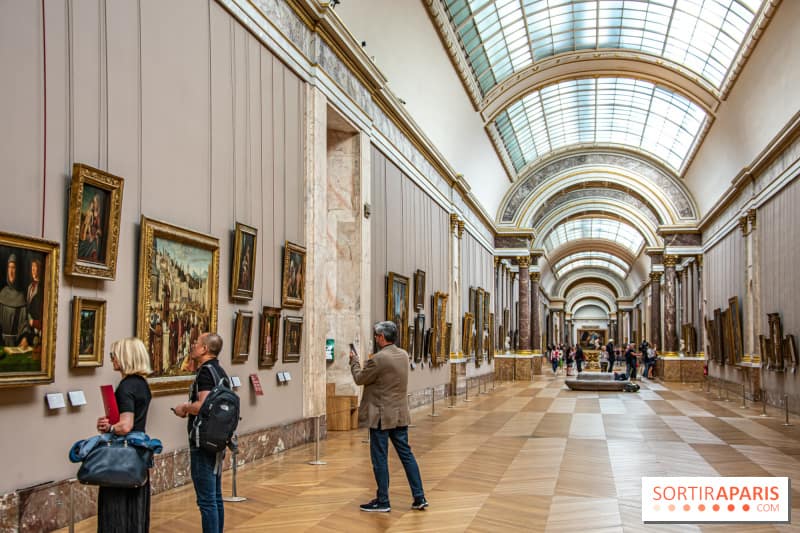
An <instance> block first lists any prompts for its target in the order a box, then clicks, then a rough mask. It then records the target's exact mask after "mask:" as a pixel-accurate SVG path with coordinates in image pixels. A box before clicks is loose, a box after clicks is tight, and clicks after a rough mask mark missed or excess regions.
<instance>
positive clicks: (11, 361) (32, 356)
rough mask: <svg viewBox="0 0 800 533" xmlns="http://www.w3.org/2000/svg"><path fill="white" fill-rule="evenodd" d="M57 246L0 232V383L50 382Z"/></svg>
mask: <svg viewBox="0 0 800 533" xmlns="http://www.w3.org/2000/svg"><path fill="white" fill-rule="evenodd" d="M58 250H59V247H58V243H56V242H50V241H44V240H41V239H36V238H32V237H23V236H21V235H14V234H11V233H5V232H0V266H1V267H2V268H3V275H2V276H0V388H6V387H24V386H27V385H38V384H42V383H52V382H53V379H54V375H53V369H54V361H55V355H56V318H57V317H56V315H57V312H58V307H57V305H58V261H59V259H58Z"/></svg>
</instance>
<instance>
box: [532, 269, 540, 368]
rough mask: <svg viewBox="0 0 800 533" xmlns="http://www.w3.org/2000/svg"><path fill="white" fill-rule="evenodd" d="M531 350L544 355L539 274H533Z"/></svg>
mask: <svg viewBox="0 0 800 533" xmlns="http://www.w3.org/2000/svg"><path fill="white" fill-rule="evenodd" d="M530 278H531V349H532V350H533V353H542V331H541V328H540V326H539V279H540V274H539V273H538V272H531V273H530Z"/></svg>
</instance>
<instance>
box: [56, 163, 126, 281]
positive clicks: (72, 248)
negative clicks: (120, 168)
mask: <svg viewBox="0 0 800 533" xmlns="http://www.w3.org/2000/svg"><path fill="white" fill-rule="evenodd" d="M123 184H124V180H123V179H122V178H120V177H118V176H114V175H111V174H109V173H107V172H104V171H102V170H98V169H96V168H92V167H90V166H87V165H82V164H79V163H76V164H74V165H73V167H72V182H71V185H70V197H69V221H68V224H67V227H68V228H69V230H68V232H67V250H66V255H67V257H66V262H65V266H64V271H65V273H66V274H69V275H71V276H81V277H89V278H100V279H114V278H115V277H116V271H117V248H118V245H119V225H120V216H121V213H122V191H123Z"/></svg>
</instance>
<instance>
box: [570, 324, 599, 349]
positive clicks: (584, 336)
mask: <svg viewBox="0 0 800 533" xmlns="http://www.w3.org/2000/svg"><path fill="white" fill-rule="evenodd" d="M577 333H578V343H579V344H580V346H581V348H582V349H584V350H599V349H600V348H601V347H603V346H605V345H606V330H604V329H580V328H579V329H578V332H577Z"/></svg>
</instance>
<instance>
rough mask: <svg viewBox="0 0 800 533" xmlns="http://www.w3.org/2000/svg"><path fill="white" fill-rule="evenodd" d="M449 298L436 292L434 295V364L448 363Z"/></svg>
mask: <svg viewBox="0 0 800 533" xmlns="http://www.w3.org/2000/svg"><path fill="white" fill-rule="evenodd" d="M447 297H448V295H447V294H445V293H443V292H439V291H436V292H435V293H434V294H433V323H432V324H431V326H432V327H433V331H434V333H433V338H434V343H435V344H434V347H433V349H432V350H431V352H432V354H433V361H432V362H433V364H434V365H440V364H443V363H446V362H447V358H448V356H449V353H448V351H447V346H446V339H445V333H446V331H445V329H446V327H447Z"/></svg>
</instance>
